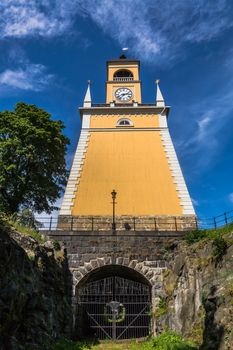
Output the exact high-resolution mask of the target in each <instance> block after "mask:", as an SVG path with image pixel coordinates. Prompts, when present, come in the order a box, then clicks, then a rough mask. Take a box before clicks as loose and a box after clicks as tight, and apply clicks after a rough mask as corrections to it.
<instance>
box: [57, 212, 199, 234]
mask: <svg viewBox="0 0 233 350" xmlns="http://www.w3.org/2000/svg"><path fill="white" fill-rule="evenodd" d="M112 223H113V218H112V216H71V215H60V216H59V217H58V223H57V229H59V230H71V231H111V230H112ZM196 228H197V219H196V216H194V215H183V216H173V215H159V216H137V217H133V216H128V215H121V216H116V217H115V229H116V231H179V232H180V231H191V230H195V229H196Z"/></svg>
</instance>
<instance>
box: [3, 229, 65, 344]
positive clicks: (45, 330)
mask: <svg viewBox="0 0 233 350" xmlns="http://www.w3.org/2000/svg"><path fill="white" fill-rule="evenodd" d="M69 278H70V273H69V271H68V268H67V260H66V254H65V251H64V249H63V248H62V247H60V246H59V244H58V243H53V242H46V243H44V244H38V242H37V241H36V240H34V239H33V238H32V237H28V236H23V235H21V234H20V233H18V232H16V231H14V230H12V229H9V228H6V227H2V226H1V227H0V349H1V350H5V349H6V350H11V349H12V350H14V349H15V350H20V349H49V346H50V344H51V342H52V341H53V340H54V339H55V338H59V337H62V336H69V332H70V329H71V305H70V291H69V285H70V284H69Z"/></svg>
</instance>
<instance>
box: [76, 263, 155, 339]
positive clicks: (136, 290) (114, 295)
mask: <svg viewBox="0 0 233 350" xmlns="http://www.w3.org/2000/svg"><path fill="white" fill-rule="evenodd" d="M76 298H77V314H76V327H77V329H76V331H77V332H78V336H79V337H80V336H81V337H95V338H97V339H113V340H120V339H130V338H142V337H146V336H148V335H149V333H150V311H151V286H150V283H149V281H148V280H147V279H146V278H145V277H144V276H143V275H142V274H140V273H139V272H137V271H135V270H133V269H131V268H128V267H124V266H119V265H109V266H103V267H101V268H98V269H96V270H94V271H92V272H90V273H89V274H88V275H87V276H86V277H85V278H83V279H82V280H81V282H80V283H79V285H78V286H77V290H76Z"/></svg>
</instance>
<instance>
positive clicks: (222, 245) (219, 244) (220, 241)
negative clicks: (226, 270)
mask: <svg viewBox="0 0 233 350" xmlns="http://www.w3.org/2000/svg"><path fill="white" fill-rule="evenodd" d="M213 247H214V250H213V255H214V257H215V258H216V259H217V260H221V259H222V257H223V255H225V254H226V251H227V242H226V241H225V239H224V238H222V237H217V238H215V239H214V241H213Z"/></svg>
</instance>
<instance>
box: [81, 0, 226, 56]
mask: <svg viewBox="0 0 233 350" xmlns="http://www.w3.org/2000/svg"><path fill="white" fill-rule="evenodd" d="M78 3H79V5H81V6H82V8H83V12H82V13H83V15H85V16H89V17H90V18H91V19H92V20H93V21H94V22H96V23H97V24H98V25H99V26H100V27H101V28H102V29H103V31H104V32H105V33H107V34H108V35H110V36H111V37H112V38H114V39H116V40H117V41H118V42H119V44H120V45H121V46H128V47H129V48H130V49H131V51H133V52H134V53H135V54H136V55H138V56H139V57H141V58H142V57H143V58H144V59H147V60H149V61H153V62H155V61H165V58H166V60H167V61H170V60H172V59H174V58H175V57H176V56H177V54H178V53H179V52H180V50H181V48H182V47H183V45H185V44H187V43H199V42H201V41H209V40H212V39H213V38H216V37H218V36H219V35H221V34H222V33H223V32H224V30H226V29H227V28H229V27H231V26H232V25H233V22H232V18H231V13H232V11H231V10H233V9H232V6H231V5H232V4H231V2H230V1H228V0H216V1H215V2H214V5H213V1H212V0H196V1H195V2H194V1H191V0H190V1H187V0H177V1H174V0H166V1H164V0H147V1H141V0H126V1H125V0H119V1H114V0H101V1H96V2H95V3H94V2H93V0H79V1H78ZM230 8H231V10H230Z"/></svg>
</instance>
